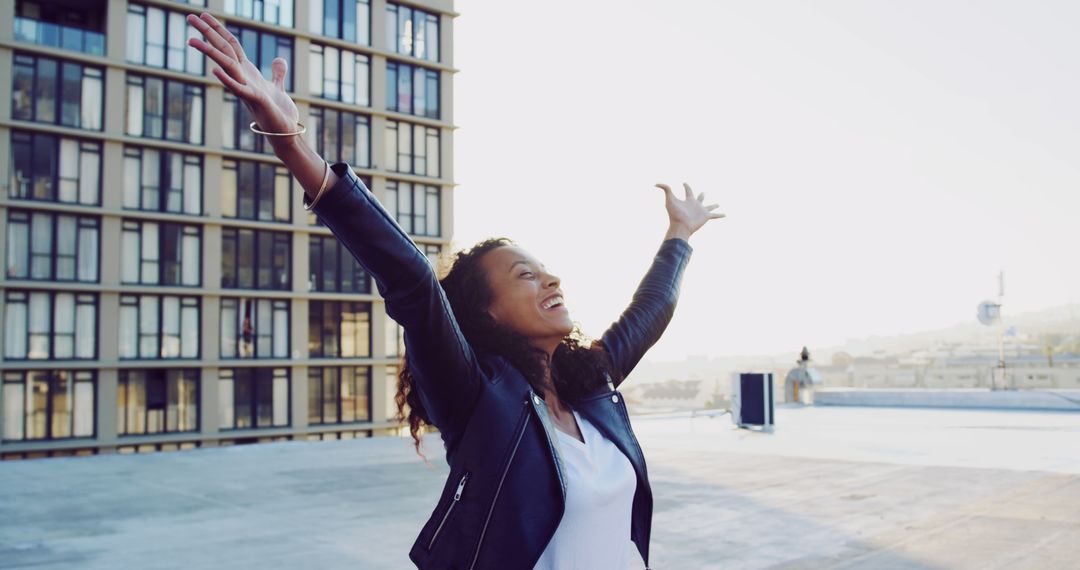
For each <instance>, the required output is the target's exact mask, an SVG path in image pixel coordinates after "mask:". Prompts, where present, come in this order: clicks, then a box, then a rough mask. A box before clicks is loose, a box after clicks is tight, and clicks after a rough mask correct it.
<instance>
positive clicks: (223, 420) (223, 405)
mask: <svg viewBox="0 0 1080 570" xmlns="http://www.w3.org/2000/svg"><path fill="white" fill-rule="evenodd" d="M218 405H219V411H220V416H219V424H218V425H219V426H220V427H221V429H251V428H269V427H280V426H287V425H289V369H288V368H222V369H221V370H220V371H219V372H218Z"/></svg>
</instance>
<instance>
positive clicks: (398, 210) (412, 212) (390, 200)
mask: <svg viewBox="0 0 1080 570" xmlns="http://www.w3.org/2000/svg"><path fill="white" fill-rule="evenodd" d="M402 186H405V187H408V188H409V208H408V211H404V210H403V209H402V204H403V202H402V200H401V199H400V196H401V188H402ZM418 189H422V190H423V197H424V202H423V203H424V208H423V209H424V211H423V213H418V212H417V208H416V195H417V194H416V192H417V190H418ZM431 196H435V203H436V204H437V205H438V211H437V212H436V213H435V216H434V220H435V233H431V232H429V231H428V230H427V228H428V220H429V219H431V215H430V212H429V211H428V204H429V203H430V202H429V201H428V198H429V197H431ZM383 205H384V207H385V208H386V210H387V211H388V212H390V213H391V214H393V215H394V219H395V220H397V222H398V224H399V225H400V226H401V228H402V229H403V230H405V232H406V233H408V234H409V235H413V236H422V237H440V236H441V235H442V205H443V204H442V188H441V187H440V186H436V185H434V184H420V183H414V182H405V181H401V180H393V179H389V180H387V181H386V194H385V200H384V201H383ZM420 218H422V219H423V227H424V231H423V232H417V231H416V227H417V220H418V219H420ZM406 220H407V221H406Z"/></svg>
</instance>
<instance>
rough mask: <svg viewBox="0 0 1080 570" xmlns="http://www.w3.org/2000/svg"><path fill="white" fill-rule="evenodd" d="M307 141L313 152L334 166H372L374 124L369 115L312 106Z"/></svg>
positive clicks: (309, 114) (309, 112)
mask: <svg viewBox="0 0 1080 570" xmlns="http://www.w3.org/2000/svg"><path fill="white" fill-rule="evenodd" d="M307 138H308V143H309V144H311V146H312V148H314V149H315V151H316V152H318V153H319V154H320V155H321V156H322V157H323V158H325V159H326V160H329V161H330V162H331V163H334V162H348V163H349V164H351V165H352V166H357V167H360V168H368V167H370V166H371V120H370V119H369V118H368V116H367V115H361V114H358V113H350V112H348V111H338V110H337V109H330V108H324V107H316V106H315V105H312V106H311V109H310V110H309V111H308V132H307Z"/></svg>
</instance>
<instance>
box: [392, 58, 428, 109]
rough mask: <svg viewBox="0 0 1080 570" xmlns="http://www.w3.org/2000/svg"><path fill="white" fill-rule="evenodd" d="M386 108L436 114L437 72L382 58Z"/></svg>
mask: <svg viewBox="0 0 1080 570" xmlns="http://www.w3.org/2000/svg"><path fill="white" fill-rule="evenodd" d="M386 108H387V110H389V111H397V112H399V113H408V114H410V115H417V116H420V117H427V118H429V119H438V118H439V72H438V71H435V70H434V69H426V68H423V67H416V66H414V65H407V64H404V63H395V62H392V61H388V62H386Z"/></svg>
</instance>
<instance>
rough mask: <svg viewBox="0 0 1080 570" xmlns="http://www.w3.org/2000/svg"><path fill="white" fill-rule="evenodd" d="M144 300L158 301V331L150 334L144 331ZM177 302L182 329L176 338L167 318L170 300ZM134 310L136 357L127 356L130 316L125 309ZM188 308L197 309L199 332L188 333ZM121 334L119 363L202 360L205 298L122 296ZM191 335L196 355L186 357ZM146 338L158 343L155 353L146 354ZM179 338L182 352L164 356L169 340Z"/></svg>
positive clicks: (125, 294)
mask: <svg viewBox="0 0 1080 570" xmlns="http://www.w3.org/2000/svg"><path fill="white" fill-rule="evenodd" d="M143 299H154V301H155V306H154V307H153V311H154V315H153V318H154V323H155V325H154V330H153V331H151V332H152V335H151V334H150V332H147V331H144V330H143V320H144V315H143V308H144V307H143V303H142V301H143ZM173 299H175V300H176V303H177V312H176V323H177V326H178V327H179V329H178V331H177V333H176V335H170V334H168V331H166V330H165V326H166V318H165V317H166V315H165V311H166V308H165V305H166V301H170V300H173ZM127 307H133V308H134V312H135V319H134V320H135V323H134V327H135V328H134V330H133V331H132V333H133V337H134V345H135V346H134V349H135V355H134V356H131V355H127V354H124V351H123V349H124V331H125V330H126V327H125V325H126V316H125V313H126V312H127V311H126V310H125V308H127ZM185 309H187V310H192V309H193V310H194V312H195V323H194V325H193V326H194V329H195V330H187V329H186V327H185V326H184V313H185ZM118 321H119V323H118V329H119V330H118V334H119V338H120V343H119V345H118V350H117V359H118V360H200V359H201V358H202V342H201V339H202V298H201V297H198V296H193V295H158V294H153V293H121V294H120V311H119V318H118ZM188 335H191V336H192V338H194V339H195V353H194V354H188V355H186V356H185V355H184V339H185V338H188ZM146 336H152V337H153V338H154V339H155V340H154V344H155V345H156V346H155V347H154V350H153V351H152V353H153V354H150V355H148V354H143V338H144V337H146ZM168 336H176V337H177V339H178V340H177V343H178V350H177V355H176V356H164V355H163V353H164V351H165V343H166V337H168Z"/></svg>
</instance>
